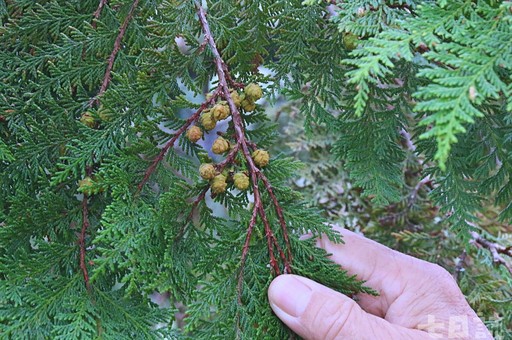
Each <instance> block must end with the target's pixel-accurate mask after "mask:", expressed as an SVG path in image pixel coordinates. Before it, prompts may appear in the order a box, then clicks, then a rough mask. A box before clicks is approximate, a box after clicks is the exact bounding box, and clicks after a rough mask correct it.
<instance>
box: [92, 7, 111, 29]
mask: <svg viewBox="0 0 512 340" xmlns="http://www.w3.org/2000/svg"><path fill="white" fill-rule="evenodd" d="M107 2H108V0H100V3H99V4H98V8H97V9H96V11H94V14H93V17H94V20H93V21H92V27H93V28H94V29H96V26H97V25H98V23H97V20H98V19H99V18H100V16H101V11H102V10H103V7H104V6H105V5H106V4H107Z"/></svg>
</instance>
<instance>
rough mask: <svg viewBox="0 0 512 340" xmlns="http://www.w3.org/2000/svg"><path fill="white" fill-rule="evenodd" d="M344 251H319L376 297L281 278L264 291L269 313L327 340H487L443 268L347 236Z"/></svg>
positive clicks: (323, 243)
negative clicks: (364, 285) (371, 289)
mask: <svg viewBox="0 0 512 340" xmlns="http://www.w3.org/2000/svg"><path fill="white" fill-rule="evenodd" d="M335 229H336V230H338V231H339V232H340V233H341V234H342V235H343V240H344V242H345V244H334V243H332V242H330V241H329V240H328V239H327V237H322V238H321V239H319V240H318V241H317V245H318V246H319V247H321V248H324V249H325V250H326V251H327V253H330V254H332V256H331V259H332V260H333V261H334V262H336V263H338V264H340V265H341V266H342V267H343V268H344V269H345V270H347V271H348V273H349V274H355V275H357V277H358V278H359V279H360V280H365V281H366V285H367V286H369V287H371V288H373V289H375V290H377V291H378V292H379V294H380V295H379V296H371V295H368V294H358V295H357V296H356V298H357V302H356V301H354V300H353V299H351V298H349V297H347V296H345V295H343V294H341V293H338V292H336V291H334V290H332V289H330V288H327V287H325V286H322V285H320V284H319V283H316V282H314V281H312V280H309V279H306V278H303V277H300V276H297V275H281V276H278V277H277V278H275V279H274V281H273V282H272V283H271V285H270V287H269V290H268V297H269V301H270V305H271V307H272V309H273V310H274V313H275V314H276V315H277V316H278V317H279V318H280V319H281V320H282V321H283V322H284V323H285V324H286V325H287V326H288V327H290V328H291V329H292V330H293V331H294V332H295V333H297V334H298V335H300V336H301V337H303V338H305V339H308V340H313V339H321V340H330V339H358V340H362V339H393V340H395V339H414V340H416V339H492V336H491V334H490V333H489V331H488V330H487V328H486V327H485V326H484V324H483V322H482V321H481V320H480V319H479V318H478V316H477V315H476V313H475V312H474V311H473V310H472V309H471V307H470V306H469V305H468V303H467V302H466V300H465V298H464V295H463V294H462V292H461V291H460V289H459V287H458V286H457V283H456V282H455V280H454V279H453V278H452V276H451V275H450V274H449V273H448V272H447V271H446V270H444V269H443V268H442V267H440V266H438V265H435V264H432V263H429V262H426V261H423V260H419V259H416V258H414V257H411V256H408V255H405V254H402V253H399V252H397V251H394V250H391V249H389V248H387V247H385V246H383V245H381V244H379V243H377V242H374V241H371V240H369V239H366V238H364V237H362V236H359V235H357V234H355V233H353V232H350V231H348V230H345V229H341V228H335Z"/></svg>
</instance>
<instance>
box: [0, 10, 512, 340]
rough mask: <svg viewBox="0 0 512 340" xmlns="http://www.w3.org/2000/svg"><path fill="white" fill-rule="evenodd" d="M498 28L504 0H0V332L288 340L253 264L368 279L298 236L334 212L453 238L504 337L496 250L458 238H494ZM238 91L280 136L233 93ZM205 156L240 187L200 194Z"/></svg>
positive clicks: (448, 249) (499, 122)
mask: <svg viewBox="0 0 512 340" xmlns="http://www.w3.org/2000/svg"><path fill="white" fill-rule="evenodd" d="M336 3H337V4H336ZM201 6H204V9H205V11H206V13H207V15H206V17H204V15H202V14H201V13H204V12H201V11H202V10H201V9H200V8H202V7H201ZM205 21H207V22H205ZM209 31H211V34H209V33H210V32H209ZM510 41H512V3H511V2H508V1H505V2H497V1H493V0H488V1H483V0H482V1H480V0H479V1H462V0H457V1H406V0H403V1H402V0H400V1H393V0H390V1H370V0H357V1H350V2H341V1H340V2H336V1H330V2H329V4H327V3H325V2H322V1H304V3H302V2H301V1H298V0H292V1H270V0H263V1H252V0H250V1H232V0H221V1H203V2H202V3H201V5H199V4H198V3H196V2H195V1H170V0H169V1H165V0H130V1H124V0H111V1H106V0H94V1H93V0H82V1H76V0H72V1H61V0H40V1H27V0H0V136H1V140H0V205H1V210H0V245H1V247H0V333H1V334H2V336H5V337H6V338H8V339H47V338H52V339H53V338H56V339H61V338H62V339H64V338H65V339H89V338H101V339H128V338H130V339H131V338H136V339H139V338H140V339H150V338H160V337H167V338H198V339H206V338H214V339H218V338H229V339H231V338H243V339H261V338H269V339H284V338H287V337H289V336H291V334H290V331H289V330H287V329H286V327H285V326H284V325H283V324H282V323H280V321H278V319H277V318H275V316H274V315H273V314H272V312H271V309H270V307H269V306H268V303H267V298H266V290H267V287H268V285H269V284H270V282H271V280H272V278H273V277H274V276H275V275H277V274H280V273H283V272H289V271H291V272H294V273H297V274H300V275H304V276H307V277H310V278H312V279H314V280H316V281H319V282H321V283H323V284H326V285H328V286H330V287H333V288H335V289H337V290H339V291H342V292H344V293H347V294H353V293H357V292H367V293H373V291H372V290H371V287H365V286H364V283H362V282H359V281H357V280H356V278H355V277H352V276H349V275H347V273H346V272H344V271H343V270H342V269H340V268H338V267H337V266H336V265H335V264H333V263H331V262H330V261H329V259H328V258H327V256H326V255H327V254H325V252H323V251H322V250H320V249H317V248H316V247H314V241H313V239H309V240H301V239H300V236H301V235H303V234H305V233H307V232H310V233H311V234H312V235H313V236H316V235H319V234H321V233H326V234H327V235H328V236H329V237H330V238H331V239H333V240H336V241H338V242H340V241H341V240H340V239H339V236H338V235H337V234H335V233H334V232H332V231H331V230H330V228H329V227H328V224H327V223H329V222H333V221H334V222H342V223H343V224H345V225H347V226H349V227H355V225H356V224H363V225H366V226H367V227H366V229H365V231H367V232H368V233H369V234H372V235H374V236H375V237H377V238H379V239H380V240H381V241H383V242H385V243H387V244H389V245H392V246H394V247H395V248H398V249H400V250H402V251H406V252H409V253H411V254H414V255H416V256H419V257H424V258H427V259H428V260H431V261H435V262H439V263H440V264H442V265H444V266H446V267H450V268H454V266H455V265H456V264H454V263H453V259H454V258H456V257H457V256H459V254H460V253H461V251H462V249H463V248H465V247H467V248H468V249H467V254H468V256H470V257H472V258H474V259H475V262H477V263H478V265H476V266H474V268H472V270H471V271H470V270H468V271H467V273H465V274H464V275H463V276H462V277H461V278H460V284H461V286H462V287H463V288H464V289H465V293H466V294H467V296H468V298H469V300H470V302H472V303H473V304H474V305H475V306H477V307H478V306H480V307H478V308H476V309H477V310H478V311H479V312H480V314H481V316H482V317H490V316H494V317H496V318H497V319H495V320H494V321H492V322H490V323H489V326H490V327H491V329H492V330H493V331H495V332H496V335H499V336H504V337H506V336H510V331H509V330H507V328H510V326H511V323H512V320H511V319H510V314H508V315H507V314H506V313H505V312H506V310H507V304H508V303H510V301H511V296H510V292H509V291H508V292H507V290H506V289H503V287H506V285H508V286H510V284H511V278H510V275H511V273H509V272H508V271H507V270H506V268H507V262H506V261H508V260H505V262H504V263H498V262H496V259H495V258H493V257H492V256H491V253H490V252H489V251H488V249H485V246H484V245H483V243H481V246H482V248H481V249H480V250H479V251H478V252H477V251H476V250H475V249H476V248H475V247H474V246H473V245H471V244H468V242H467V240H469V239H470V238H471V235H472V234H470V233H469V231H470V230H474V231H477V232H478V233H479V234H480V235H483V237H485V238H486V239H490V240H492V241H493V242H496V244H504V245H505V246H507V245H508V244H510V242H511V240H510V238H509V237H507V233H510V224H507V223H510V220H511V218H512V203H511V202H512V179H511V178H510V173H511V171H512V151H511V150H512V149H511V146H512V145H511V143H512V129H511V126H512V99H511V98H512V44H510ZM218 53H220V54H218ZM263 69H265V70H268V72H263V71H262V70H263ZM249 83H259V84H264V87H265V95H266V96H265V97H266V98H267V99H269V98H270V99H271V103H272V105H274V104H275V105H277V103H278V102H279V99H280V98H281V96H284V97H282V98H285V100H286V101H287V104H286V105H285V106H284V107H283V110H282V111H283V112H284V113H286V112H291V113H292V114H293V115H286V114H283V116H286V117H284V118H283V119H285V120H286V118H287V117H291V118H292V120H295V121H293V122H292V123H290V125H289V126H288V128H289V129H291V130H283V129H282V128H281V129H279V127H278V125H277V124H275V123H274V122H272V121H271V120H270V119H269V118H268V115H267V114H266V112H265V110H264V109H265V107H266V106H265V105H264V104H268V102H266V101H264V100H263V101H258V102H257V103H256V104H257V105H256V108H255V109H254V110H249V109H245V108H242V109H237V108H236V107H235V106H234V105H235V104H234V102H233V100H232V99H231V97H229V93H228V92H227V91H228V86H229V87H230V88H231V89H233V90H237V91H238V92H239V93H240V94H241V93H243V88H244V86H245V85H247V84H249ZM207 93H208V94H209V95H207ZM221 101H225V102H227V104H226V105H229V107H230V110H231V114H232V115H231V118H229V119H228V120H225V121H222V122H220V121H219V122H217V127H216V129H214V130H212V131H210V132H208V133H207V132H206V131H204V133H205V137H204V139H203V140H202V141H200V142H199V143H193V142H191V141H190V140H189V139H187V138H186V135H185V132H186V129H187V128H188V127H189V126H190V125H192V124H196V123H197V125H200V124H199V121H200V114H201V113H202V112H203V111H206V110H208V109H209V108H211V106H212V104H214V103H215V102H219V103H220V102H221ZM281 120H282V119H281ZM289 131H295V133H289ZM217 132H219V133H221V134H222V135H223V136H225V138H227V139H230V141H231V142H232V149H231V151H229V152H228V153H226V154H224V155H222V156H219V155H214V154H213V153H212V152H210V151H211V150H209V148H210V146H211V143H212V142H213V140H214V139H215V138H216V137H217ZM304 135H307V136H309V138H310V139H309V140H305V139H304V138H305V137H304ZM283 138H284V140H283ZM284 142H288V143H290V142H294V143H295V144H293V143H292V144H291V145H292V148H291V149H286V148H282V145H283V144H284ZM256 148H262V149H270V150H271V160H270V163H269V165H268V166H266V167H264V168H263V167H262V168H261V169H258V168H257V167H256V166H255V165H254V162H253V160H252V158H251V156H250V151H253V150H255V149H256ZM287 153H288V155H287ZM288 156H292V157H288ZM297 158H300V159H302V160H304V161H305V163H306V166H305V167H304V166H303V165H302V164H301V163H299V162H298V161H297ZM204 162H214V163H216V164H217V170H219V172H224V173H225V174H227V177H228V178H230V177H229V176H231V175H230V174H229V173H230V172H231V171H241V172H246V173H247V174H248V175H249V177H250V181H251V186H250V189H249V191H247V192H244V191H240V190H237V189H235V187H234V185H233V183H231V182H229V181H228V183H227V191H225V192H220V193H218V194H213V195H212V194H211V190H210V185H211V183H210V182H208V181H207V180H204V179H202V178H201V177H200V176H199V173H198V168H199V164H200V163H204ZM290 183H294V185H298V183H299V184H300V186H299V187H294V185H292V186H290ZM304 183H305V184H304ZM427 183H428V185H426V184H427ZM299 192H300V193H299ZM427 195H428V197H427ZM348 202H352V203H348ZM340 205H342V206H344V207H345V208H344V209H339V207H340ZM354 207H355V208H354ZM438 207H439V208H440V210H439V211H438ZM352 208H354V210H352ZM343 211H345V212H347V211H348V212H347V213H341V212H343ZM489 215H492V218H488V216H489ZM488 220H490V221H491V222H489V224H491V226H490V227H489V225H483V223H484V222H486V221H488ZM420 226H421V227H420ZM498 232H499V234H497V233H498ZM493 234H494V235H495V236H493ZM473 243H478V242H477V239H474V242H473ZM432 248H435V249H436V251H435V252H433V253H432V252H430V250H431V249H432ZM508 249H510V248H508ZM288 252H289V253H288ZM432 254H435V255H436V256H433V255H432ZM503 254H504V255H503V256H504V257H506V256H507V254H506V252H504V253H503ZM462 262H464V259H462ZM480 263H481V265H480ZM492 264H498V266H497V267H493V266H491V265H492ZM457 268H458V267H457ZM508 268H510V267H508ZM459 271H460V270H459ZM475 283H476V284H475ZM154 292H161V293H166V292H167V293H168V294H169V296H170V302H171V306H170V307H168V308H161V307H159V306H158V305H157V304H155V303H153V302H151V301H150V299H149V295H150V294H152V293H154ZM180 304H182V305H184V306H186V307H185V308H186V313H187V317H186V318H185V320H181V319H180V317H179V315H180V310H179V307H178V305H180ZM183 322H184V324H183Z"/></svg>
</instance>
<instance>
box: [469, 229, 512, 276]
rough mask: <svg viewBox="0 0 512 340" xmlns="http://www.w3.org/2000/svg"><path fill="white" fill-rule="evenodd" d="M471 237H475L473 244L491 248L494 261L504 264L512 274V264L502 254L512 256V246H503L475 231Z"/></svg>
mask: <svg viewBox="0 0 512 340" xmlns="http://www.w3.org/2000/svg"><path fill="white" fill-rule="evenodd" d="M471 237H472V238H473V240H472V243H473V244H475V245H476V246H477V247H483V248H485V249H487V250H489V251H490V252H491V255H492V260H493V262H494V263H495V264H497V265H502V266H503V267H505V268H506V269H507V270H508V272H509V273H510V275H512V265H510V264H509V263H508V262H507V261H506V260H505V259H504V258H503V256H502V255H506V256H509V257H512V247H510V246H509V247H505V246H502V245H501V244H498V243H495V242H491V241H489V240H487V239H485V238H483V237H482V236H481V235H479V234H478V233H477V232H475V231H472V232H471Z"/></svg>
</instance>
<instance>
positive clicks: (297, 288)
mask: <svg viewBox="0 0 512 340" xmlns="http://www.w3.org/2000/svg"><path fill="white" fill-rule="evenodd" d="M304 280H305V279H303V278H301V277H299V276H295V275H281V276H279V277H277V278H275V279H274V281H273V282H272V284H271V285H270V287H269V292H268V295H269V300H270V304H271V306H272V308H273V309H274V311H275V308H274V307H277V308H279V309H280V310H281V311H283V312H285V313H286V314H288V315H290V316H293V317H298V316H301V315H302V313H304V311H305V310H306V307H307V305H308V303H309V299H310V298H311V293H312V290H311V288H309V286H308V285H306V284H305V283H304Z"/></svg>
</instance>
